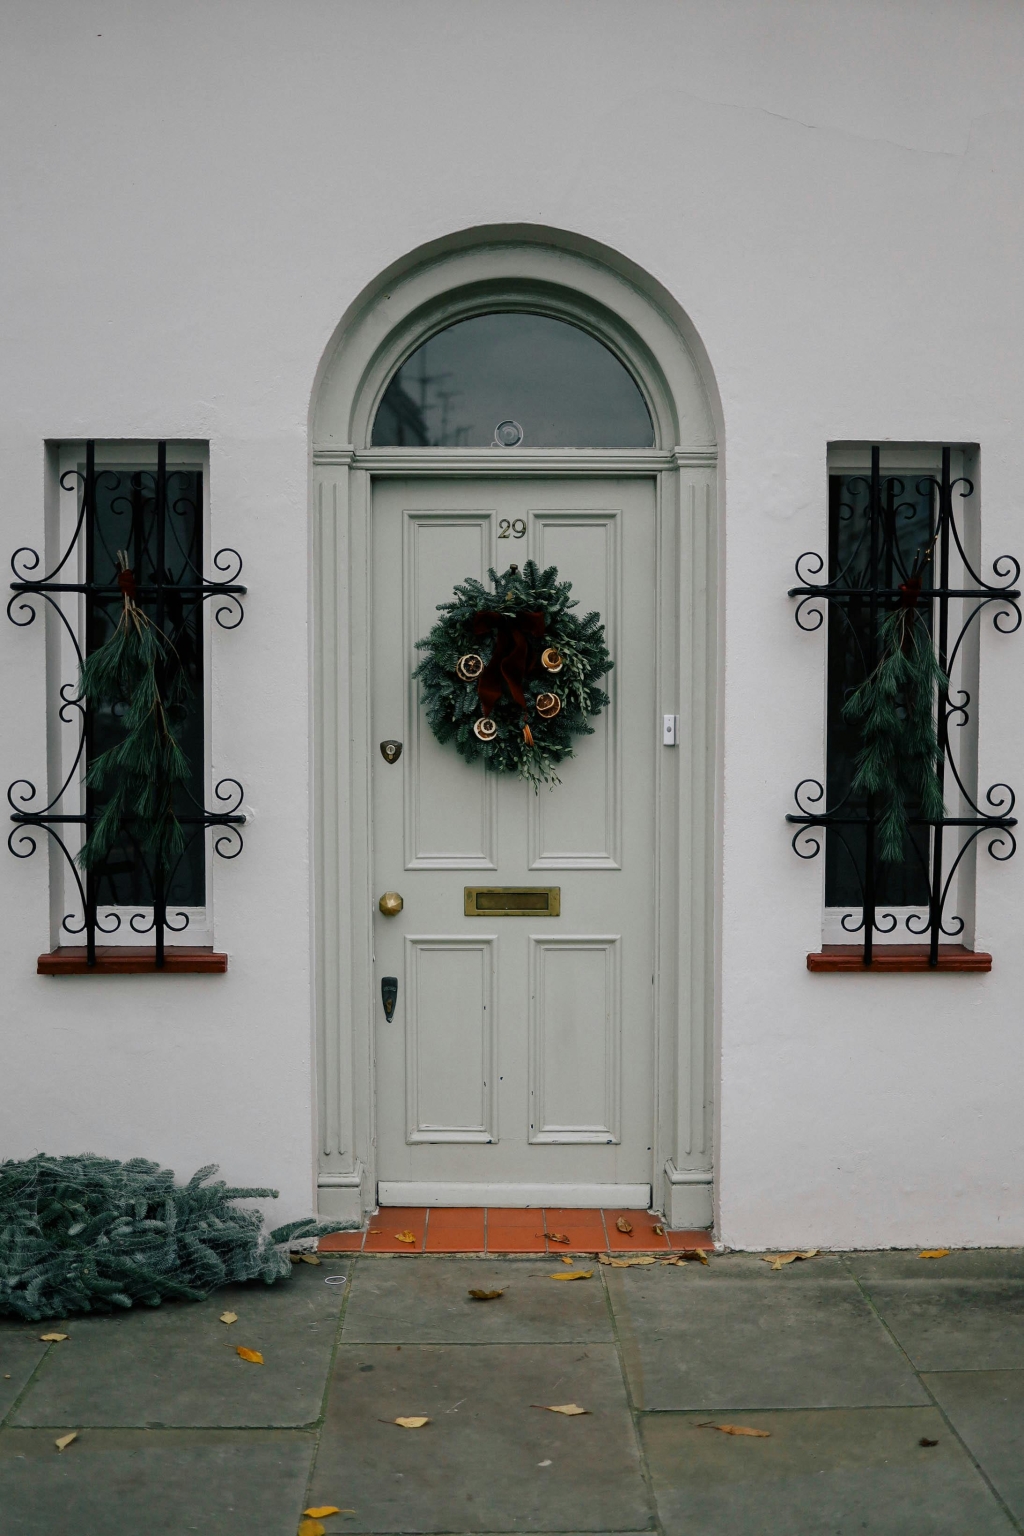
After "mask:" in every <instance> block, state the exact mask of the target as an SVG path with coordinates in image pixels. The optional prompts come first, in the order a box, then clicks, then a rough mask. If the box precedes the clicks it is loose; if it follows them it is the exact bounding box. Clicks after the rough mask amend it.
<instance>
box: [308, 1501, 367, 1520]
mask: <svg viewBox="0 0 1024 1536" xmlns="http://www.w3.org/2000/svg"><path fill="white" fill-rule="evenodd" d="M302 1513H303V1514H304V1515H308V1516H309V1518H310V1519H311V1520H326V1519H327V1516H328V1515H354V1514H355V1510H354V1509H339V1508H338V1506H337V1504H314V1506H313V1508H312V1509H304V1510H303V1511H302Z"/></svg>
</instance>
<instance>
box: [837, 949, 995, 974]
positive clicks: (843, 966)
mask: <svg viewBox="0 0 1024 1536" xmlns="http://www.w3.org/2000/svg"><path fill="white" fill-rule="evenodd" d="M807 969H808V970H809V971H861V972H864V971H928V970H931V969H932V967H931V966H930V965H929V964H928V945H927V944H876V945H875V946H874V949H873V951H872V960H871V964H870V965H865V964H864V953H863V950H862V949H861V948H860V945H858V944H823V945H822V946H821V949H820V950H818V951H817V953H816V954H812V955H808V956H807ZM936 969H938V970H940V971H990V970H991V969H992V956H991V955H986V954H985V953H984V952H983V951H981V950H973V949H967V948H965V946H964V945H963V944H940V945H939V963H938V966H937V967H936Z"/></svg>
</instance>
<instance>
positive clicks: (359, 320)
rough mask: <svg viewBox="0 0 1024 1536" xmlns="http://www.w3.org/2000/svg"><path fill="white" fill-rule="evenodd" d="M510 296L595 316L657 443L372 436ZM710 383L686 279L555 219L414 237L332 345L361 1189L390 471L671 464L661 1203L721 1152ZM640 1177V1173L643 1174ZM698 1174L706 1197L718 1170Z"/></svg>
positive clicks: (320, 518) (334, 883)
mask: <svg viewBox="0 0 1024 1536" xmlns="http://www.w3.org/2000/svg"><path fill="white" fill-rule="evenodd" d="M385 299H386V302H384V300H385ZM494 308H502V309H515V308H524V309H530V310H533V311H537V310H538V309H540V310H543V311H544V312H545V313H550V314H553V315H556V316H561V317H563V318H566V319H569V320H571V321H572V322H573V323H575V324H579V325H582V326H583V327H584V328H585V329H587V330H589V331H590V332H591V333H592V334H594V335H596V336H598V338H599V339H600V340H602V341H603V342H604V344H605V345H606V346H608V347H609V348H610V349H611V350H612V351H613V352H615V353H616V355H618V356H619V357H620V359H621V360H622V361H623V362H624V363H625V364H626V366H627V367H628V368H629V370H630V372H631V373H632V374H633V376H634V378H635V379H637V381H638V383H639V384H640V385H641V388H642V389H643V391H644V393H645V397H646V398H647V401H648V406H649V408H650V410H651V417H652V421H653V423H654V427H655V440H656V442H657V443H659V444H660V445H661V446H660V447H659V448H654V449H624V450H588V449H535V450H531V451H527V452H522V451H520V450H498V449H436V448H435V449H423V450H420V449H390V448H386V449H374V448H369V447H366V446H362V445H365V444H367V443H368V442H369V440H370V432H371V425H372V421H373V414H374V411H375V410H376V406H377V403H378V401H379V399H380V397H381V395H382V394H383V391H384V389H385V388H386V385H387V382H388V380H389V378H390V377H391V374H392V372H393V371H394V368H395V367H397V366H398V365H399V363H400V362H402V361H404V359H405V357H407V356H408V355H410V353H411V352H412V351H413V350H414V348H415V347H416V346H418V345H419V344H420V342H421V341H423V340H424V339H425V338H426V337H427V336H428V335H430V334H433V333H434V331H436V330H438V329H440V328H442V327H443V326H444V325H448V324H451V323H453V321H454V320H455V319H458V318H464V317H466V316H468V315H469V314H472V313H479V312H483V311H484V310H489V309H494ZM702 367H703V369H704V372H705V374H706V376H707V377H706V381H705V377H704V376H703V375H702V373H701V368H702ZM713 393H714V380H713V379H712V378H711V376H710V371H709V370H708V368H707V363H706V359H704V358H703V354H702V351H701V347H700V342H699V338H697V337H696V336H695V335H694V334H693V333H692V328H690V327H689V322H688V321H687V320H686V317H685V316H684V315H682V312H681V311H680V310H679V308H678V305H676V304H675V301H674V300H672V299H671V296H670V295H667V294H665V293H664V291H662V290H659V289H658V286H657V284H655V283H654V282H653V280H650V279H648V278H646V277H645V275H644V274H642V273H640V272H638V271H635V270H631V271H629V272H628V273H627V272H626V270H625V266H624V265H623V262H622V261H621V260H620V259H619V258H617V257H615V255H614V253H611V252H609V253H607V260H606V259H605V258H604V257H603V256H601V255H595V254H594V251H591V250H588V251H586V252H585V251H583V250H582V247H581V243H580V242H569V243H564V244H559V243H558V240H557V239H556V237H555V236H554V235H552V236H551V237H550V238H545V239H544V240H540V239H538V238H537V236H536V233H535V234H534V235H533V236H532V237H531V236H525V237H524V238H522V239H518V238H509V237H501V238H499V236H498V235H497V234H494V233H493V232H492V233H490V234H488V232H483V233H481V234H480V235H479V237H477V236H473V237H472V238H470V237H469V236H465V237H457V238H456V239H454V240H453V241H452V242H451V243H450V245H448V246H447V247H445V248H444V249H441V248H440V247H437V248H434V249H433V251H432V252H431V253H429V254H428V255H422V254H421V255H414V256H413V257H411V258H409V260H408V261H407V262H406V263H404V264H401V265H400V266H398V267H395V268H393V269H390V270H389V271H388V272H387V273H386V274H382V276H381V278H380V279H379V280H378V281H377V282H376V283H374V284H371V286H370V287H369V288H368V289H367V290H366V291H365V292H364V293H363V294H362V295H361V296H360V298H359V299H358V300H357V301H356V302H355V303H354V304H353V306H352V308H351V309H350V310H349V312H348V313H347V315H346V316H345V318H344V319H343V320H342V322H341V324H340V325H339V327H338V329H337V331H336V332H335V335H334V337H333V339H332V342H331V344H330V346H329V348H328V350H327V352H326V353H325V356H324V359H323V362H322V364H321V368H320V371H319V376H318V382H317V386H316V389H315V393H314V399H313V413H312V423H311V460H312V465H311V467H312V470H313V502H312V504H313V519H314V528H313V582H314V592H313V606H314V677H315V683H314V734H315V756H314V764H315V766H314V774H315V806H316V818H317V823H316V833H315V838H314V848H315V850H316V867H315V877H314V878H315V898H314V899H315V912H316V926H315V950H316V953H315V961H316V983H317V990H316V1017H317V1062H318V1069H317V1070H318V1097H319V1133H318V1141H319V1147H320V1165H321V1169H322V1172H323V1174H324V1175H332V1176H334V1175H343V1176H348V1178H349V1180H350V1182H348V1183H347V1184H346V1185H345V1186H344V1188H345V1189H348V1190H351V1191H353V1192H354V1190H355V1187H356V1170H357V1169H360V1168H362V1169H364V1170H365V1172H363V1173H362V1177H361V1179H360V1181H359V1182H360V1189H361V1198H362V1202H363V1206H364V1208H368V1207H369V1206H370V1205H371V1204H372V1201H373V1190H374V1188H375V1177H376V1166H375V1150H376V1137H375V1131H374V1120H375V1084H374V1069H375V1063H374V1057H373V1033H374V1031H373V1024H374V1018H375V1010H376V1008H378V1007H379V1000H378V999H377V998H376V997H375V995H374V988H373V984H372V977H373V951H372V910H373V902H372V897H373V892H372V890H371V869H372V866H371V852H372V850H371V846H370V837H371V827H370V798H369V785H370V780H369V764H370V745H371V744H370V738H369V675H368V658H367V654H366V652H367V645H366V637H367V635H368V634H369V633H370V624H371V619H372V614H371V609H370V588H369V534H370V508H371V497H372V483H373V480H374V478H375V477H378V476H380V477H385V476H389V475H410V474H422V475H430V476H433V475H453V474H455V475H466V476H480V475H487V474H495V475H504V476H508V475H509V474H515V475H519V474H530V473H533V474H544V475H553V474H557V475H565V476H577V477H578V476H580V475H586V474H593V475H623V474H635V475H646V476H651V477H653V478H654V479H655V480H656V482H657V487H658V489H657V497H658V527H659V532H658V567H657V569H658V589H657V594H656V604H657V612H658V650H659V655H660V657H661V658H662V659H660V660H659V662H658V694H659V701H658V704H657V709H658V711H659V713H660V712H664V711H670V712H672V713H677V714H679V715H680V717H681V719H682V720H683V721H685V722H686V728H685V730H684V740H683V742H682V743H681V745H680V747H678V748H676V749H673V750H671V751H669V750H665V751H662V752H660V753H659V755H658V759H657V762H658V769H657V773H658V783H657V796H656V798H657V814H658V817H659V823H658V828H657V842H656V846H657V848H658V854H659V859H658V870H657V872H656V887H657V889H656V897H655V906H656V911H657V913H658V931H657V935H656V946H657V954H656V970H657V974H658V984H657V996H656V1019H657V1023H656V1032H655V1063H654V1095H655V1098H654V1122H655V1123H654V1137H653V1143H652V1145H653V1152H652V1170H651V1172H652V1185H653V1188H652V1189H651V1191H650V1193H651V1195H652V1196H653V1199H654V1201H655V1203H656V1204H657V1205H658V1206H659V1208H660V1207H664V1208H665V1209H666V1210H667V1209H668V1202H669V1200H670V1198H675V1197H673V1193H672V1192H673V1190H675V1192H676V1196H682V1195H683V1193H684V1192H685V1189H686V1186H678V1187H677V1186H675V1185H673V1184H672V1183H671V1182H670V1181H669V1180H668V1179H666V1178H665V1177H664V1169H665V1165H666V1163H667V1162H669V1161H671V1162H673V1163H674V1164H679V1163H682V1164H684V1165H691V1166H693V1167H695V1168H696V1169H697V1170H698V1171H706V1170H708V1169H710V1166H711V1158H712V1144H713V1127H712V1117H711V1090H712V1080H713V1070H712V1050H711V1047H712V1041H713V1004H714V990H715V989H714V974H715V972H714V967H715V943H714V911H715V894H714V884H713V875H714V846H715V843H714V824H715V823H714V816H715V795H714V782H715V780H714V755H715V751H716V744H717V740H718V737H717V730H716V718H715V715H716V694H715V679H716V676H717V668H716V660H715V658H716V654H717V650H716V646H717V633H718V631H717V624H716V620H715V612H716V602H715V589H716V579H717V568H718V533H717V479H716V465H717V459H718V453H717V449H716V446H715V428H714V419H713V412H712V408H711V405H710V403H709V402H710V398H711V396H712V395H713ZM388 1187H389V1188H391V1189H394V1188H396V1187H397V1186H395V1185H389V1186H388ZM417 1187H418V1186H413V1185H405V1186H402V1188H403V1189H404V1190H405V1194H404V1195H403V1197H402V1198H403V1199H408V1200H413V1199H414V1194H413V1193H412V1191H414V1190H415V1189H416V1188H417ZM640 1187H641V1186H630V1188H631V1189H633V1191H634V1193H635V1192H636V1191H637V1190H638V1189H639V1188H640ZM324 1188H325V1193H326V1192H328V1191H329V1186H325V1187H324ZM593 1188H594V1187H593V1186H580V1187H576V1186H572V1187H571V1188H561V1189H560V1190H558V1192H557V1193H556V1192H555V1190H553V1189H552V1188H548V1189H546V1190H545V1191H544V1193H543V1195H542V1197H540V1198H543V1200H547V1201H550V1202H551V1203H553V1204H558V1203H563V1204H565V1203H568V1204H570V1205H579V1204H587V1203H588V1199H587V1198H586V1192H587V1190H592V1189H593ZM642 1188H644V1189H647V1186H642ZM445 1190H446V1193H444V1194H443V1195H440V1196H438V1199H439V1200H442V1201H446V1202H451V1203H457V1201H456V1196H455V1194H454V1193H452V1192H451V1189H450V1187H449V1186H445ZM471 1191H472V1192H471V1193H469V1192H468V1191H467V1192H466V1194H465V1196H464V1199H463V1201H462V1203H464V1204H465V1203H469V1204H479V1203H481V1202H482V1201H484V1200H485V1199H487V1200H491V1201H492V1202H495V1203H500V1202H508V1203H512V1204H515V1203H517V1201H516V1199H515V1197H514V1194H513V1193H512V1192H511V1191H510V1189H509V1188H508V1187H507V1186H497V1187H495V1188H494V1189H492V1188H491V1187H490V1186H482V1185H473V1186H472V1187H471ZM341 1192H342V1191H341V1188H340V1187H339V1188H338V1190H337V1191H336V1193H338V1194H340V1193H341ZM692 1193H693V1194H695V1195H699V1196H700V1199H701V1201H702V1202H704V1204H705V1205H706V1206H707V1210H708V1212H710V1198H711V1187H710V1185H705V1186H704V1187H703V1188H697V1187H694V1189H693V1191H692ZM415 1198H417V1199H418V1198H419V1197H418V1196H416V1197H415ZM608 1200H610V1201H612V1202H613V1203H614V1202H615V1201H618V1203H620V1204H622V1203H626V1202H625V1199H624V1196H623V1195H622V1193H621V1187H620V1186H605V1187H603V1189H602V1190H601V1192H600V1193H599V1194H598V1193H596V1192H595V1193H594V1196H593V1201H592V1202H591V1203H595V1204H599V1203H601V1202H603V1201H608ZM676 1203H678V1201H676ZM674 1208H675V1207H674V1206H673V1210H674ZM704 1224H705V1225H706V1224H707V1223H706V1222H705V1223H704Z"/></svg>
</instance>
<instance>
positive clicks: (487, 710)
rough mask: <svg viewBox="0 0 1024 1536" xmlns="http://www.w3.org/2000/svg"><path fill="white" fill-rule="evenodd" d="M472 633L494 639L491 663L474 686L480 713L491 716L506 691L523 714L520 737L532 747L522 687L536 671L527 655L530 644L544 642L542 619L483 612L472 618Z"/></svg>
mask: <svg viewBox="0 0 1024 1536" xmlns="http://www.w3.org/2000/svg"><path fill="white" fill-rule="evenodd" d="M473 633H474V634H475V635H478V636H484V635H493V636H494V649H493V651H492V652H491V659H490V661H489V662H488V663H487V665H486V667H485V668H484V670H483V672H481V674H480V679H479V681H478V683H477V685H476V692H477V697H478V698H479V700H480V707H481V709H482V710H483V712H484V714H485V715H489V714H491V712H492V711H493V709H494V706H495V705H496V704H497V702H498V700H499V699H500V698H501V695H502V693H503V691H504V688H505V687H507V688H508V691H509V693H510V694H511V695H512V698H513V699H514V700H515V702H516V703H517V704H518V705H519V707H520V709H521V710H522V711H523V736H524V738H525V740H526V743H527V745H528V746H531V747H532V746H533V734H532V732H531V731H530V727H529V726H528V725H527V724H526V692H525V689H524V684H525V682H526V679H527V677H528V676H529V675H530V673H531V672H535V671H536V669H537V662H536V657H535V656H531V654H530V641H531V640H542V639H543V638H544V615H543V614H542V613H495V612H494V611H493V610H491V609H487V610H485V611H484V612H483V613H478V614H476V615H475V616H474V618H473Z"/></svg>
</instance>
